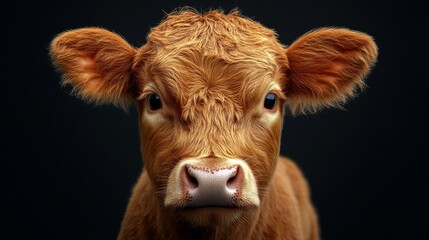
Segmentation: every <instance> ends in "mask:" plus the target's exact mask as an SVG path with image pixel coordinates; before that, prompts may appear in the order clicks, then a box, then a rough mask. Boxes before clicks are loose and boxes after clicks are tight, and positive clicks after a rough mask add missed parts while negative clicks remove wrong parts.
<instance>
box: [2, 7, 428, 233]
mask: <svg viewBox="0 0 429 240" xmlns="http://www.w3.org/2000/svg"><path fill="white" fill-rule="evenodd" d="M35 2H37V1H32V2H31V3H25V2H20V1H15V2H11V3H10V4H11V5H10V6H9V7H8V6H6V5H3V6H2V10H1V30H2V34H1V48H2V54H1V59H2V64H1V67H2V70H1V71H0V74H1V102H2V107H3V108H4V109H6V111H3V114H2V117H1V119H2V124H1V126H2V134H1V139H2V144H1V147H2V149H3V150H2V151H1V155H0V156H1V166H2V167H1V172H2V178H4V179H3V180H2V188H1V201H2V204H1V219H2V221H4V222H3V223H2V224H1V225H2V226H1V229H4V230H1V231H0V238H1V239H24V238H29V239H115V238H116V236H117V233H118V231H119V228H120V223H121V220H122V216H123V215H124V211H125V207H126V204H127V201H128V198H129V196H130V190H131V187H132V186H133V184H134V183H135V181H136V180H137V177H138V175H139V173H140V171H141V168H142V166H143V164H142V162H141V158H140V152H139V139H138V133H137V114H136V110H135V108H134V107H133V108H131V109H130V111H129V112H128V113H125V112H123V111H122V110H120V109H117V108H115V107H113V106H93V105H89V104H86V103H84V102H82V101H80V100H78V99H75V98H74V97H72V96H69V95H68V92H69V89H65V88H61V87H60V86H59V84H58V82H59V80H60V78H59V75H58V74H57V73H56V72H55V71H54V68H53V67H52V65H51V63H50V60H49V57H48V45H49V42H50V41H51V40H52V38H53V37H54V36H55V35H56V34H58V33H60V32H62V31H65V30H67V29H73V28H80V27H86V26H100V27H104V28H107V29H111V30H113V31H115V32H117V33H119V34H121V35H122V36H124V37H125V38H126V39H127V40H128V41H129V42H130V43H131V44H132V45H134V46H140V45H142V44H144V43H145V37H146V34H147V32H148V30H149V29H150V27H154V26H156V25H157V24H158V23H159V21H160V20H161V19H162V18H163V17H164V15H165V13H164V12H170V11H171V10H173V9H174V8H176V7H180V6H185V5H190V6H193V7H195V8H196V9H198V10H203V11H205V10H208V9H210V8H218V7H221V8H223V9H225V10H226V11H229V10H230V9H232V8H234V7H239V8H240V9H241V10H242V13H243V14H244V15H246V16H249V17H251V18H253V19H255V20H257V21H259V22H261V23H263V24H264V25H265V26H267V27H269V28H273V29H276V30H277V32H278V33H279V36H280V37H279V38H280V40H281V41H282V42H283V43H284V44H290V43H292V42H293V40H295V39H296V38H297V37H299V36H300V35H302V34H303V33H305V32H306V31H308V30H310V29H313V28H317V27H322V26H340V27H348V28H351V29H355V30H359V31H362V32H366V33H368V34H370V35H372V36H374V38H375V41H376V42H377V44H378V47H379V51H380V53H379V59H378V63H377V65H376V66H375V68H374V69H373V71H372V73H371V74H370V75H369V77H368V78H367V84H368V88H367V89H366V90H365V91H364V92H363V93H362V94H361V95H360V96H359V97H358V98H356V99H354V100H353V101H352V102H350V103H349V104H347V105H346V109H347V110H338V109H329V110H325V111H323V112H321V113H319V114H316V115H307V116H298V117H295V118H293V117H291V116H290V115H288V116H286V117H285V125H284V130H283V138H282V149H281V153H282V154H284V155H287V156H290V157H292V158H293V159H295V160H296V162H297V163H298V165H300V166H301V168H302V170H303V171H304V173H305V175H306V177H307V178H308V180H309V182H310V185H311V189H312V199H313V202H314V204H315V206H316V208H317V210H318V213H319V216H320V225H321V233H322V237H323V239H328V240H331V239H424V238H425V234H424V233H425V231H426V228H427V227H428V226H429V225H428V224H429V220H428V214H429V212H428V201H429V199H428V190H429V189H428V173H429V166H428V163H427V160H428V157H427V142H428V141H427V131H426V126H425V125H426V123H427V117H426V116H425V114H426V111H427V110H428V109H427V106H426V104H427V100H426V98H427V89H428V88H427V87H428V84H427V81H428V77H427V75H426V71H425V70H426V68H427V67H426V66H427V54H426V52H427V51H426V48H427V37H425V35H426V34H427V32H428V31H427V26H426V24H427V17H425V15H424V14H425V11H424V8H423V7H422V6H419V5H416V4H415V3H414V2H413V1H406V2H400V4H399V3H391V2H387V1H386V2H375V1H362V0H355V1H317V2H308V1H282V2H281V3H276V2H273V1H255V2H254V3H250V1H224V2H219V1H160V2H162V3H158V2H157V1H136V2H125V1H117V2H111V1H98V2H97V3H96V2H95V1H67V2H52V3H47V2H46V3H35ZM426 12H427V11H426ZM166 231H168V229H166ZM426 235H427V234H426ZM426 237H427V236H426Z"/></svg>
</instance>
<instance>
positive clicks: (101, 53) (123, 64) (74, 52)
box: [50, 28, 136, 106]
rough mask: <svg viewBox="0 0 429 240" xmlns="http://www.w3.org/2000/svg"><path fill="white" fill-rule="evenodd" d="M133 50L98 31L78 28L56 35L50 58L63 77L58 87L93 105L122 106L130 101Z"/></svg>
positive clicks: (112, 36) (104, 31)
mask: <svg viewBox="0 0 429 240" xmlns="http://www.w3.org/2000/svg"><path fill="white" fill-rule="evenodd" d="M135 52H136V50H135V49H134V48H133V47H131V46H130V45H129V44H128V43H127V42H126V41H125V40H124V39H123V38H121V37H120V36H118V35H117V34H115V33H112V32H110V31H107V30H104V29H101V28H81V29H76V30H71V31H67V32H64V33H61V34H59V35H58V36H57V37H56V38H55V39H54V40H53V41H52V43H51V46H50V55H51V58H52V61H53V63H54V64H55V66H56V67H57V69H58V70H59V71H60V72H62V73H63V80H62V84H70V85H72V86H73V92H74V93H75V94H77V95H78V96H79V97H81V98H83V99H85V100H89V101H93V102H95V103H113V104H116V105H120V106H124V105H125V104H126V103H128V102H129V101H130V100H131V99H132V98H133V92H132V83H131V69H132V64H133V60H134V55H135Z"/></svg>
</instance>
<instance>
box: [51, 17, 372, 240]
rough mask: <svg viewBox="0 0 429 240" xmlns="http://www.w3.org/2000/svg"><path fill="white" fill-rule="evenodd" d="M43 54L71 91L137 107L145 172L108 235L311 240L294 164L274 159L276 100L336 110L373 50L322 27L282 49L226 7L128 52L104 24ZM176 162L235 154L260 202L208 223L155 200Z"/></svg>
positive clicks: (279, 108) (360, 37) (179, 22)
mask: <svg viewBox="0 0 429 240" xmlns="http://www.w3.org/2000/svg"><path fill="white" fill-rule="evenodd" d="M51 56H52V58H53V61H54V63H55V64H56V65H57V67H58V68H59V69H60V70H61V71H62V72H64V83H66V84H72V85H73V86H74V88H75V92H76V93H77V94H78V95H80V96H81V97H82V98H84V99H89V100H93V101H96V102H97V103H100V102H111V103H115V104H125V103H127V102H130V101H131V100H132V99H135V101H136V103H137V106H138V111H139V125H140V140H141V152H142V156H143V159H144V162H145V169H144V171H143V172H142V174H141V177H140V178H139V180H138V181H137V184H136V186H135V188H134V190H133V193H132V197H131V199H130V202H129V205H128V209H127V212H126V215H125V218H124V221H123V224H122V229H121V232H120V235H119V239H194V238H195V239H309V240H310V239H311V240H314V239H319V232H318V224H317V217H316V213H315V211H314V209H313V207H312V205H311V202H310V196H309V191H308V186H307V183H306V181H305V179H304V177H303V176H302V174H301V173H300V171H299V169H298V168H297V166H296V165H295V164H294V163H292V162H291V161H290V160H287V159H282V158H280V160H279V149H280V134H281V128H282V121H283V120H282V116H283V114H284V107H285V106H286V105H289V106H290V107H291V109H292V111H293V112H297V113H298V112H308V111H310V112H312V111H315V110H316V109H319V108H320V107H322V106H337V107H338V106H340V104H341V103H344V102H345V101H346V100H347V99H348V98H349V97H352V96H354V94H355V89H356V88H360V87H362V86H363V85H364V84H363V78H364V77H365V75H366V74H367V73H368V71H369V70H370V67H371V66H372V65H373V64H374V62H375V60H376V56H377V48H376V45H375V43H374V42H373V40H372V39H371V37H369V36H368V35H366V34H363V33H359V32H355V31H350V30H347V29H333V28H325V29H318V30H315V31H312V32H310V33H307V34H306V35H304V36H303V37H301V38H300V39H298V40H297V41H295V42H294V43H293V44H292V45H291V46H290V47H288V48H287V47H285V46H283V45H281V44H280V43H279V42H278V41H277V39H276V34H275V32H274V31H272V30H270V29H267V28H265V27H263V26H262V25H261V24H259V23H257V22H255V21H253V20H250V19H247V18H245V17H243V16H241V15H240V14H239V13H238V12H237V11H234V12H231V13H230V14H227V15H225V14H223V13H222V12H220V11H211V12H208V13H206V14H199V13H196V12H193V11H180V12H176V13H173V14H170V15H169V16H168V17H167V19H166V20H164V21H163V22H162V23H161V24H160V25H158V26H157V27H155V28H153V29H152V30H151V32H150V34H149V35H148V38H147V43H146V44H145V45H144V46H142V47H140V48H139V49H134V48H133V47H131V46H129V45H128V44H127V43H126V42H125V40H123V39H122V38H120V37H119V36H117V35H116V34H114V33H111V32H109V31H106V30H102V29H98V28H85V29H78V30H73V31H68V32H65V33H63V34H61V35H59V36H58V37H57V38H55V40H54V41H53V42H52V45H51ZM273 84H274V85H276V86H279V89H276V88H275V89H272V90H271V92H274V93H275V94H276V95H277V96H278V97H279V101H278V103H277V105H276V106H275V108H274V109H273V110H270V111H267V110H266V109H264V108H263V107H262V106H261V101H263V99H264V97H265V95H266V94H267V91H268V90H269V89H270V86H272V85H273ZM154 92H156V93H157V94H159V96H160V97H161V99H162V104H163V107H162V109H161V110H160V111H157V112H156V113H154V112H151V111H149V110H148V107H147V106H148V102H147V96H148V95H150V94H152V93H154ZM270 114H271V115H270ZM274 114H278V115H274ZM266 116H276V117H272V119H274V120H266ZM154 119H155V120H154ZM264 119H265V120H264ZM267 121H268V122H267ZM185 158H205V159H215V160H214V161H213V162H212V163H211V164H214V165H216V164H217V163H218V162H219V164H221V162H222V159H227V158H235V159H242V160H243V161H245V162H246V163H247V164H248V165H249V167H250V169H251V170H252V172H253V175H254V177H255V179H256V184H257V188H258V195H259V198H260V201H261V204H260V206H259V207H255V208H248V209H245V210H242V211H241V212H240V214H239V215H237V216H239V217H238V218H232V217H231V218H228V217H225V218H219V219H214V220H210V219H207V218H206V216H198V215H195V213H192V212H190V211H189V210H186V209H169V208H166V207H165V206H164V202H163V200H164V198H165V194H166V192H165V191H166V187H167V180H168V177H169V175H170V173H171V172H172V169H173V168H174V167H175V166H176V164H177V163H178V162H180V161H181V160H182V159H185ZM215 167H222V166H221V165H218V166H215ZM228 214H229V213H228V212H227V213H225V214H224V215H225V216H228ZM200 215H201V214H200Z"/></svg>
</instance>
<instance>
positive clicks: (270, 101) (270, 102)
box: [264, 93, 277, 110]
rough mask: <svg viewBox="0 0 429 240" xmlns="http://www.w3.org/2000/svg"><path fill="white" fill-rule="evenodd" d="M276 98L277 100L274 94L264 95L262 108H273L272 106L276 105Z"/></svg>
mask: <svg viewBox="0 0 429 240" xmlns="http://www.w3.org/2000/svg"><path fill="white" fill-rule="evenodd" d="M276 100H277V95H276V94H274V93H268V94H267V96H265V100H264V108H266V109H269V110H273V109H274V107H275V106H276Z"/></svg>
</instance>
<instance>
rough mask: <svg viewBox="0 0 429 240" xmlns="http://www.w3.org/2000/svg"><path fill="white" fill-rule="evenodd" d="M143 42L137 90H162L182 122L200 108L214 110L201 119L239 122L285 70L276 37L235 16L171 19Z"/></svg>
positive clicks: (182, 15) (194, 15)
mask: <svg viewBox="0 0 429 240" xmlns="http://www.w3.org/2000/svg"><path fill="white" fill-rule="evenodd" d="M147 40H148V41H147V44H146V46H145V47H143V48H141V49H140V50H139V52H138V53H137V57H136V62H135V65H134V69H135V70H136V71H137V72H136V73H137V74H136V75H137V76H138V78H137V81H136V83H137V86H138V89H141V90H142V89H143V88H144V86H145V85H147V84H148V82H150V81H154V82H155V83H157V84H159V85H161V86H163V87H164V88H165V89H164V90H165V91H166V92H167V93H168V94H166V95H168V96H171V97H172V98H173V99H170V100H171V104H176V107H179V108H180V109H182V111H183V118H184V119H185V120H189V118H194V117H195V115H196V114H197V112H199V111H200V110H202V109H203V106H205V107H206V108H208V109H210V110H212V111H203V112H205V113H214V114H216V113H219V112H220V111H223V112H226V113H227V115H228V119H230V120H234V121H237V120H239V119H240V118H241V117H242V116H243V114H244V111H246V110H247V107H248V106H252V105H254V104H255V101H257V100H259V99H260V97H261V96H260V95H261V94H263V92H264V90H266V88H267V87H268V84H269V83H270V82H273V81H279V80H280V79H282V78H283V77H284V75H283V72H284V71H283V70H284V68H285V67H287V58H286V56H285V54H284V51H282V48H283V47H282V46H281V45H280V44H279V43H278V42H277V40H276V34H275V32H274V31H272V30H270V29H267V28H265V27H263V26H262V25H260V24H259V23H257V22H255V21H252V20H250V19H247V18H245V17H242V16H240V14H239V12H238V11H233V12H231V13H229V14H227V15H225V14H223V13H222V12H220V11H211V12H209V13H207V14H204V15H202V14H199V13H196V12H192V11H185V12H177V13H174V14H170V15H169V16H168V17H167V18H166V20H164V21H163V22H162V23H161V24H160V25H158V26H157V27H155V28H153V29H152V30H151V32H150V34H149V36H148V38H147ZM279 63H283V64H282V65H279ZM142 65H143V66H144V67H143V68H142ZM142 69H143V71H142ZM281 83H282V82H280V81H279V84H280V85H281ZM140 94H141V95H140V98H142V97H143V96H145V92H144V91H143V92H141V93H140ZM280 97H282V98H284V96H283V94H282V93H281V94H280ZM220 106H221V107H220Z"/></svg>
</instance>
